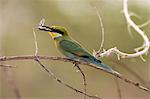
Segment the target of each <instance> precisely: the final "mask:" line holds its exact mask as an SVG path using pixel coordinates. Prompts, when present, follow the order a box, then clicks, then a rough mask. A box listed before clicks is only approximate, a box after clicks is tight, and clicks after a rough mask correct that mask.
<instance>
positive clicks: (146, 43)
mask: <svg viewBox="0 0 150 99" xmlns="http://www.w3.org/2000/svg"><path fill="white" fill-rule="evenodd" d="M127 1H128V0H124V2H123V13H124V16H125V18H126V21H127V23H128V25H129V26H131V27H132V28H133V29H134V30H135V31H136V32H137V33H138V34H139V35H140V36H141V37H142V38H143V40H144V42H143V45H142V46H141V47H139V48H140V49H139V50H138V51H136V52H135V53H132V54H129V53H124V52H121V51H120V50H119V49H117V47H114V48H110V49H108V50H107V51H104V52H103V53H101V52H99V51H97V52H96V53H95V55H94V56H96V57H97V58H98V57H104V56H109V55H110V54H112V53H114V54H116V55H117V56H118V59H120V58H133V57H138V56H141V55H144V54H147V53H148V50H149V48H150V41H149V39H148V37H147V35H146V34H145V33H144V32H143V31H142V30H141V29H140V28H139V27H138V26H137V25H136V24H135V23H134V22H133V21H132V20H131V18H130V15H129V12H128V5H127Z"/></svg>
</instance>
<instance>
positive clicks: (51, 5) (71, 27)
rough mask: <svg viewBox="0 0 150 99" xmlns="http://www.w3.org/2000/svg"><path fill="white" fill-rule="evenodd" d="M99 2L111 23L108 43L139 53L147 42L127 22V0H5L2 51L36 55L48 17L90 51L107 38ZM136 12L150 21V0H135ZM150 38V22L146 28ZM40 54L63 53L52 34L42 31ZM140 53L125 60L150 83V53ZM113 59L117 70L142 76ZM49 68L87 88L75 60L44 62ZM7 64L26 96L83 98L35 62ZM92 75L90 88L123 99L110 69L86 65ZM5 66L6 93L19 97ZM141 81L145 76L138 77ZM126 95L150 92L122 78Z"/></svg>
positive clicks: (2, 86)
mask: <svg viewBox="0 0 150 99" xmlns="http://www.w3.org/2000/svg"><path fill="white" fill-rule="evenodd" d="M93 6H96V7H97V8H98V9H99V12H100V14H101V16H102V20H103V23H104V28H105V42H104V48H105V49H109V48H111V47H114V46H117V47H118V48H119V49H120V50H122V51H124V52H129V53H131V52H133V49H134V48H136V47H139V46H141V44H142V41H143V40H142V39H141V37H140V36H139V35H138V34H137V33H136V32H135V31H134V30H133V29H131V30H132V34H133V37H134V38H131V37H130V35H129V33H128V31H127V24H126V21H125V18H124V16H123V13H121V12H122V0H0V55H1V56H3V55H6V56H7V55H8V56H9V55H32V54H34V51H35V47H34V40H33V32H32V28H37V26H38V23H39V21H40V20H41V19H42V18H45V19H46V24H48V25H49V26H50V25H61V26H64V27H66V28H67V29H68V31H69V33H70V35H71V36H72V37H73V38H74V39H75V40H77V41H78V42H80V43H81V44H82V45H83V46H84V47H85V48H87V49H88V50H89V51H90V52H92V49H95V50H98V49H99V46H100V43H101V28H100V23H99V19H98V16H97V14H96V11H95V10H94V8H93ZM129 9H130V11H132V12H134V13H136V14H137V15H139V16H140V17H141V19H137V18H136V17H133V20H134V21H135V22H136V23H137V24H142V23H144V22H146V21H147V20H150V1H149V0H129ZM142 29H143V31H145V33H147V35H148V36H149V38H150V25H147V26H146V27H144V28H142ZM36 34H37V38H38V48H39V54H40V55H51V56H62V55H61V54H60V53H59V52H58V51H57V49H56V48H55V46H54V43H53V40H52V39H51V38H50V36H49V35H48V33H46V32H41V31H38V30H36ZM144 58H145V59H146V60H147V61H146V62H143V61H142V60H141V59H140V58H139V57H137V58H132V59H121V60H120V62H122V63H124V64H126V65H127V66H128V67H130V68H131V69H132V70H134V71H135V72H136V73H137V74H138V75H139V76H140V77H142V78H143V79H144V80H145V81H146V82H147V84H150V76H149V75H150V54H149V53H148V55H147V56H144ZM112 59H114V60H117V58H116V56H112V57H110V58H108V57H107V58H106V57H105V58H103V59H101V60H103V61H104V63H106V64H108V65H110V66H113V67H114V66H115V68H116V70H117V71H119V72H121V73H122V74H124V75H126V76H127V77H129V78H130V79H133V80H135V81H138V79H137V78H135V77H134V76H133V75H132V74H131V73H130V72H129V71H127V70H125V69H124V67H123V66H122V65H119V64H116V63H114V62H113V61H112ZM43 62H44V64H46V65H47V67H48V68H51V69H52V70H53V72H54V73H56V75H57V76H58V77H60V78H61V79H63V80H65V81H66V82H67V83H68V84H71V85H72V86H73V87H76V88H79V89H82V88H83V84H82V77H81V75H80V73H77V72H76V70H75V69H74V68H73V65H72V64H70V63H64V62H59V61H43ZM6 64H11V65H14V66H16V68H13V73H14V76H15V80H16V84H17V87H18V88H19V90H20V92H21V96H22V99H82V96H81V95H79V94H77V93H75V92H74V91H72V90H70V89H68V88H66V87H64V86H62V85H60V84H58V83H57V82H56V81H54V80H53V79H51V78H49V77H48V75H47V74H46V72H44V71H43V70H42V68H41V67H40V66H39V65H38V64H37V63H35V62H34V61H11V62H7V63H6ZM82 69H83V70H84V73H85V74H86V76H87V82H88V86H87V89H88V93H90V94H93V95H95V94H96V95H99V96H102V97H103V98H104V99H118V98H117V97H118V93H117V89H116V84H115V81H114V77H113V76H111V75H108V74H106V73H104V72H101V71H97V70H95V69H92V68H88V67H86V66H82ZM6 79H7V76H6V74H5V72H4V68H2V67H0V98H1V99H15V96H14V93H13V90H12V88H11V86H10V85H9V84H8V83H7V80H6ZM138 82H139V81H138ZM119 83H120V88H121V92H122V97H123V98H124V99H148V97H149V96H148V94H147V93H145V92H143V91H142V90H139V89H138V88H136V87H133V86H132V85H129V84H126V83H124V82H123V81H119Z"/></svg>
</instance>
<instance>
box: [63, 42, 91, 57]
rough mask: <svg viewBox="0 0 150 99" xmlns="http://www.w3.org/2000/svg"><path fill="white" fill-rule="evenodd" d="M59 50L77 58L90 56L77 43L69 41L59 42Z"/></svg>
mask: <svg viewBox="0 0 150 99" xmlns="http://www.w3.org/2000/svg"><path fill="white" fill-rule="evenodd" d="M60 48H61V49H62V50H64V51H66V52H69V53H72V54H74V55H76V56H79V57H90V56H91V55H90V54H89V53H88V52H87V51H86V50H85V49H84V48H83V47H82V46H80V45H79V44H78V43H77V42H75V41H71V40H62V41H60Z"/></svg>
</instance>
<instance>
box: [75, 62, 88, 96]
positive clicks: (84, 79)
mask: <svg viewBox="0 0 150 99" xmlns="http://www.w3.org/2000/svg"><path fill="white" fill-rule="evenodd" d="M74 65H75V67H77V69H78V70H79V71H80V73H81V75H82V77H83V84H84V92H85V93H86V92H87V90H86V86H87V83H86V76H85V74H84V72H83V71H82V69H81V68H80V66H79V64H78V63H77V62H76V63H74ZM84 99H86V95H84Z"/></svg>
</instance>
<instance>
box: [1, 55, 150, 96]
mask: <svg viewBox="0 0 150 99" xmlns="http://www.w3.org/2000/svg"><path fill="white" fill-rule="evenodd" d="M36 58H38V59H43V60H54V61H56V60H58V61H63V62H70V63H74V62H75V61H74V60H71V59H69V58H63V57H56V56H42V55H37V56H34V55H25V56H3V57H0V61H13V60H16V61H17V60H34V59H36ZM78 63H79V64H81V65H86V66H89V67H92V68H94V69H97V70H101V71H104V72H106V73H108V74H111V75H113V76H115V77H118V78H119V79H121V80H123V81H124V82H126V83H128V84H131V85H134V86H136V87H138V88H139V89H142V90H144V91H146V92H149V93H150V90H149V88H146V87H144V86H142V85H141V84H139V83H137V82H134V81H132V80H130V79H128V78H126V77H125V76H123V75H119V74H116V73H110V72H107V71H105V70H104V69H102V68H101V67H97V66H95V65H93V64H90V63H88V62H85V61H78Z"/></svg>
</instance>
